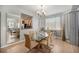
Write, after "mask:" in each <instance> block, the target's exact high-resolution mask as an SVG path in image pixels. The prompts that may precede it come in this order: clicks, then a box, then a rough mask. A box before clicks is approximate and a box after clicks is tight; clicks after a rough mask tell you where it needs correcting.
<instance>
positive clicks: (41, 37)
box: [32, 32, 51, 53]
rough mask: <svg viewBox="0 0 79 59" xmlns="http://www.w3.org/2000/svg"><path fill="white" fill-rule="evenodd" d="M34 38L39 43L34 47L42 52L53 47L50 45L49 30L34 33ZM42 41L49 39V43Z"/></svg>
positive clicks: (48, 50)
mask: <svg viewBox="0 0 79 59" xmlns="http://www.w3.org/2000/svg"><path fill="white" fill-rule="evenodd" d="M32 40H33V41H36V42H37V43H38V44H37V45H36V46H35V47H34V48H33V49H36V50H38V51H40V52H44V53H45V52H47V53H48V52H50V51H51V49H50V47H49V46H48V34H47V32H40V33H37V34H34V35H33V37H32ZM42 41H47V44H43V43H42Z"/></svg>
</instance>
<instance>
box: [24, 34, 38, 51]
mask: <svg viewBox="0 0 79 59" xmlns="http://www.w3.org/2000/svg"><path fill="white" fill-rule="evenodd" d="M24 36H25V47H26V48H28V49H29V50H31V49H32V48H34V47H35V46H36V45H37V42H35V41H33V40H32V38H31V36H30V35H29V34H24Z"/></svg>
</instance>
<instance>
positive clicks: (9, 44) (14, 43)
mask: <svg viewBox="0 0 79 59" xmlns="http://www.w3.org/2000/svg"><path fill="white" fill-rule="evenodd" d="M23 41H24V40H20V41H18V42H15V43H12V44H8V45H5V46H2V47H1V48H5V47H8V46H11V45H14V44H17V43H21V42H23Z"/></svg>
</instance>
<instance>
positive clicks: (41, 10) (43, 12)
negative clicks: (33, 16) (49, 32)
mask: <svg viewBox="0 0 79 59" xmlns="http://www.w3.org/2000/svg"><path fill="white" fill-rule="evenodd" d="M36 13H37V15H39V16H45V15H46V10H45V6H44V5H41V6H40V7H39V8H38V9H37V10H36Z"/></svg>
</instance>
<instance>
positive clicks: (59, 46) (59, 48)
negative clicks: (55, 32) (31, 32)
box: [0, 39, 79, 53]
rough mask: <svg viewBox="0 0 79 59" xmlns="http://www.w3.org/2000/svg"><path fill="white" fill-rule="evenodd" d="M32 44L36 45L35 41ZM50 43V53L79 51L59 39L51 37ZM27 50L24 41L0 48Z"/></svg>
mask: <svg viewBox="0 0 79 59" xmlns="http://www.w3.org/2000/svg"><path fill="white" fill-rule="evenodd" d="M33 44H34V45H37V43H36V42H33ZM52 44H53V45H54V46H53V47H52V50H51V52H52V53H79V47H77V46H74V45H71V44H69V43H67V42H64V41H61V40H60V39H53V42H52ZM27 51H29V49H28V48H26V47H25V46H24V42H22V43H19V44H15V45H12V46H9V47H6V48H1V49H0V52H1V53H26V52H27Z"/></svg>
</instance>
